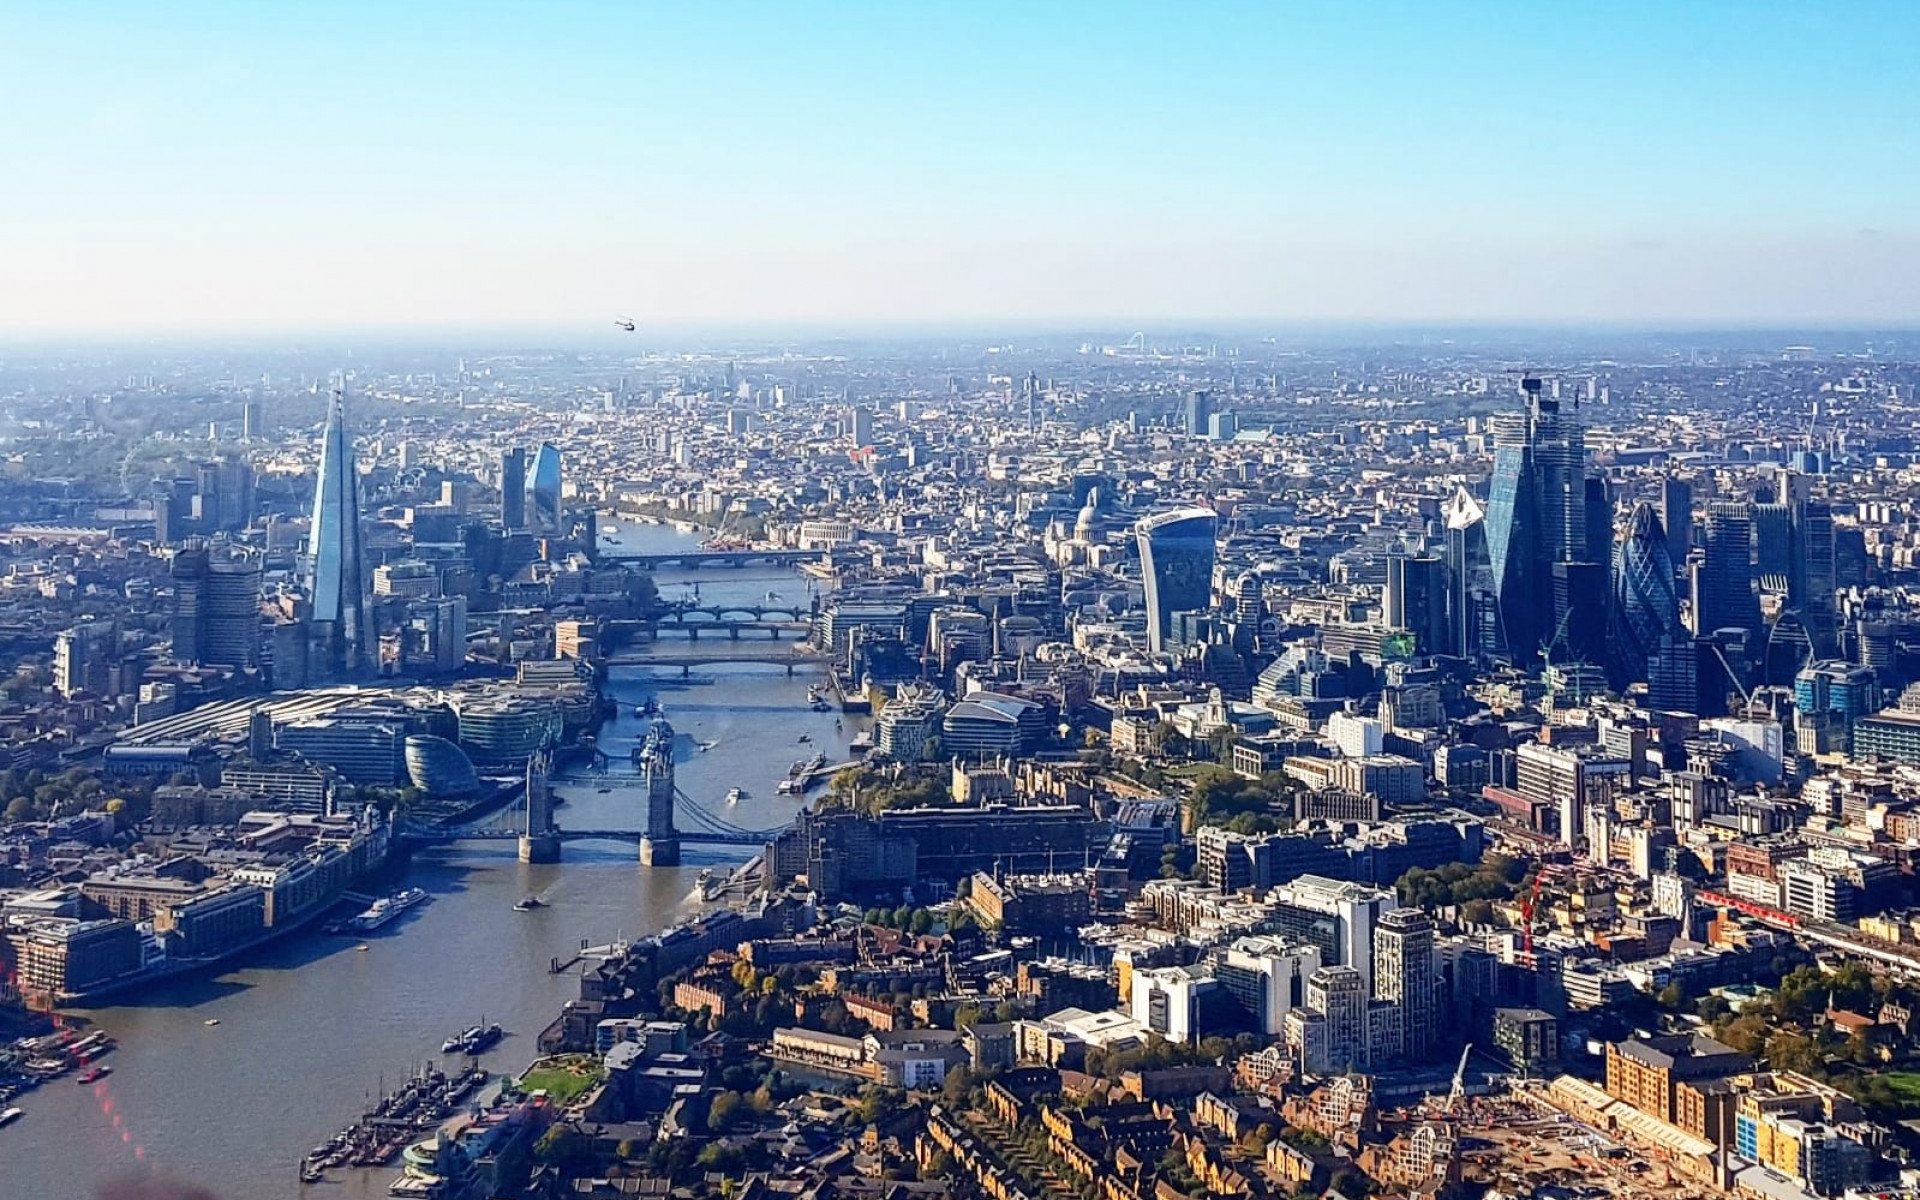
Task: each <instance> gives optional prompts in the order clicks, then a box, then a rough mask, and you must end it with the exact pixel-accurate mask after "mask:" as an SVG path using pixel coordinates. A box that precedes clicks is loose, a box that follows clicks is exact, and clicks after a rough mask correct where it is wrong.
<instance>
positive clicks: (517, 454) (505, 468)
mask: <svg viewBox="0 0 1920 1200" xmlns="http://www.w3.org/2000/svg"><path fill="white" fill-rule="evenodd" d="M500 527H501V528H502V529H507V530H514V529H525V528H526V527H527V452H526V451H525V450H523V449H521V448H520V447H518V446H515V447H514V448H513V449H511V450H508V451H505V452H503V453H502V454H501V455H500Z"/></svg>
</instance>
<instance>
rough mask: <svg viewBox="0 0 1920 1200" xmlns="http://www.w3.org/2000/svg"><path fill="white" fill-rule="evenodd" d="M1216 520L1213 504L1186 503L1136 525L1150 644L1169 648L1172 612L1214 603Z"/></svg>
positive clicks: (1148, 642) (1205, 606)
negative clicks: (1201, 505) (1206, 506)
mask: <svg viewBox="0 0 1920 1200" xmlns="http://www.w3.org/2000/svg"><path fill="white" fill-rule="evenodd" d="M1217 522H1218V518H1216V517H1215V516H1214V513H1213V510H1212V509H1208V508H1183V509H1178V510H1176V511H1174V512H1167V513H1160V514H1158V515H1155V516H1151V517H1147V518H1145V519H1144V520H1142V521H1141V522H1140V524H1139V525H1138V526H1136V527H1135V530H1134V534H1135V537H1136V538H1137V539H1138V540H1139V543H1140V575H1141V579H1142V581H1143V582H1144V584H1145V586H1146V593H1147V646H1148V648H1149V649H1152V650H1156V651H1157V650H1163V649H1165V648H1166V647H1167V645H1168V643H1169V641H1170V640H1171V639H1170V635H1171V633H1172V632H1173V614H1174V613H1177V612H1186V611H1189V610H1192V609H1201V608H1207V607H1210V606H1211V604H1212V600H1213V535H1214V529H1215V526H1216V524H1217Z"/></svg>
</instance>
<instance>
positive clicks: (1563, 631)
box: [1540, 607, 1573, 724]
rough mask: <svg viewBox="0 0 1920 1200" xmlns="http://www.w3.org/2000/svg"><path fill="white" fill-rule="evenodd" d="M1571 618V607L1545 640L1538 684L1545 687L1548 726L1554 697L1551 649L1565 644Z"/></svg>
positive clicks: (1550, 720) (1551, 719)
mask: <svg viewBox="0 0 1920 1200" xmlns="http://www.w3.org/2000/svg"><path fill="white" fill-rule="evenodd" d="M1572 617H1573V609H1572V607H1568V609H1567V611H1565V612H1563V613H1561V614H1560V623H1559V624H1558V625H1556V626H1555V627H1554V630H1553V636H1552V637H1551V638H1549V639H1547V648H1546V650H1545V655H1546V665H1545V666H1543V667H1541V668H1540V682H1542V683H1544V684H1545V685H1546V687H1547V696H1546V702H1545V704H1544V707H1545V709H1546V712H1547V723H1548V724H1552V723H1553V698H1554V695H1555V692H1554V689H1553V648H1554V647H1555V646H1564V645H1565V644H1566V641H1567V621H1568V620H1570V619H1571V618H1572Z"/></svg>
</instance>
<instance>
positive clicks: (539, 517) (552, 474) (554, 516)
mask: <svg viewBox="0 0 1920 1200" xmlns="http://www.w3.org/2000/svg"><path fill="white" fill-rule="evenodd" d="M527 496H528V499H529V500H530V501H531V503H530V504H529V505H528V507H529V508H530V509H531V510H532V516H533V528H534V531H535V532H536V533H543V534H548V535H552V534H557V533H559V532H560V448H559V447H558V446H555V445H554V444H553V443H552V442H542V443H541V444H540V449H539V451H538V452H537V453H536V454H535V455H534V456H533V478H532V480H531V481H530V482H529V483H528V485H527Z"/></svg>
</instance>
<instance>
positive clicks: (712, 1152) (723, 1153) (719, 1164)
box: [696, 1142, 747, 1174]
mask: <svg viewBox="0 0 1920 1200" xmlns="http://www.w3.org/2000/svg"><path fill="white" fill-rule="evenodd" d="M696 1161H698V1162H699V1164H700V1165H701V1166H703V1167H705V1168H707V1169H708V1170H710V1171H718V1172H721V1173H722V1174H734V1173H737V1172H738V1171H739V1170H740V1169H741V1168H742V1167H744V1166H746V1162H747V1155H746V1152H745V1151H743V1150H741V1149H740V1147H738V1146H734V1145H729V1144H728V1143H726V1142H709V1143H707V1146H706V1148H705V1149H704V1150H702V1151H700V1157H699V1159H698V1160H696Z"/></svg>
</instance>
